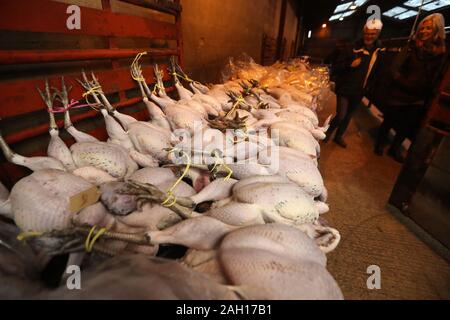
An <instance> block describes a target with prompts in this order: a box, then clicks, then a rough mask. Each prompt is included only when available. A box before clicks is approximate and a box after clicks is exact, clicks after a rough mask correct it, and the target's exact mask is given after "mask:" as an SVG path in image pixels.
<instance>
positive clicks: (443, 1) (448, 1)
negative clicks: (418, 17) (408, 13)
mask: <svg viewBox="0 0 450 320" xmlns="http://www.w3.org/2000/svg"><path fill="white" fill-rule="evenodd" d="M447 6H450V0H439V1H433V2H431V3H429V4H427V5H424V6H423V7H422V9H423V10H425V11H433V10H437V9H440V8H443V7H447Z"/></svg>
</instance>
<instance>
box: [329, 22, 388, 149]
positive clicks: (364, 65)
mask: <svg viewBox="0 0 450 320" xmlns="http://www.w3.org/2000/svg"><path fill="white" fill-rule="evenodd" d="M382 28H383V24H382V22H381V21H380V20H378V19H371V20H369V21H368V22H367V23H366V25H365V26H364V33H363V38H362V39H361V40H359V41H358V42H356V43H355V45H354V46H353V48H352V50H346V51H345V52H343V53H342V55H341V57H340V58H339V59H338V61H336V63H335V65H334V66H333V70H334V72H335V73H336V74H337V78H336V95H337V110H336V116H335V117H334V118H333V120H332V121H331V123H330V128H329V129H328V131H327V138H326V139H325V140H324V142H327V141H328V140H329V139H330V138H331V136H332V134H333V132H334V131H335V130H337V131H336V135H335V137H334V142H335V143H337V144H338V145H339V146H341V147H343V148H346V147H347V143H346V142H345V141H344V139H343V135H344V133H345V130H346V129H347V127H348V125H349V123H350V120H351V118H352V116H353V114H354V113H355V111H356V109H357V108H358V106H359V105H360V104H361V99H362V98H363V96H364V93H365V90H366V89H367V87H368V84H369V82H370V78H371V74H372V71H373V70H374V69H375V66H376V63H377V60H378V57H379V55H380V54H381V52H383V51H384V48H382V47H381V44H380V42H379V41H378V37H379V35H380V32H381V29H382Z"/></svg>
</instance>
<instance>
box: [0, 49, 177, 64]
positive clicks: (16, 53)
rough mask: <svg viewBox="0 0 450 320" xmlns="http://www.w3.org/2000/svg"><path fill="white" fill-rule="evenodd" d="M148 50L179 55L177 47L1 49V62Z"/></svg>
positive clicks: (112, 56)
mask: <svg viewBox="0 0 450 320" xmlns="http://www.w3.org/2000/svg"><path fill="white" fill-rule="evenodd" d="M143 51H146V52H147V53H148V55H149V56H152V57H163V56H171V55H177V54H178V51H177V50H176V49H153V48H147V49H84V50H78V49H76V50H1V51H0V64H4V65H6V64H29V63H42V62H61V61H76V60H96V59H123V58H131V57H134V56H136V55H137V54H138V53H139V52H143Z"/></svg>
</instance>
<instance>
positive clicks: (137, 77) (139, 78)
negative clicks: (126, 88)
mask: <svg viewBox="0 0 450 320" xmlns="http://www.w3.org/2000/svg"><path fill="white" fill-rule="evenodd" d="M146 54H147V51H144V52H140V53H138V54H137V55H136V57H135V58H134V60H133V62H132V63H131V77H132V78H133V79H134V80H136V81H140V82H144V81H145V79H144V77H142V76H140V75H139V74H136V72H137V71H138V62H139V59H141V58H142V56H143V55H146ZM135 70H136V72H135Z"/></svg>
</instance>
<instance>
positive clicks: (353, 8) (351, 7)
mask: <svg viewBox="0 0 450 320" xmlns="http://www.w3.org/2000/svg"><path fill="white" fill-rule="evenodd" d="M356 8H358V7H357V6H356V4H352V5H351V6H350V9H351V10H355V9H356Z"/></svg>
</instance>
